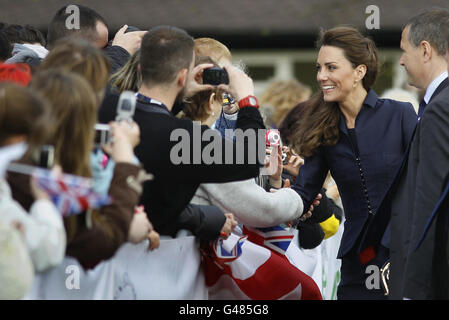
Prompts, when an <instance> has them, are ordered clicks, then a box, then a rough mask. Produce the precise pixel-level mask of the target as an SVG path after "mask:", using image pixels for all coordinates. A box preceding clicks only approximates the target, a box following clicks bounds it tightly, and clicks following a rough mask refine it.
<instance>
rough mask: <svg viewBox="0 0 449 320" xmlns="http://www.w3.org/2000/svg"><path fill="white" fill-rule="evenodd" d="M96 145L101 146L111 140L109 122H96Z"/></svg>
mask: <svg viewBox="0 0 449 320" xmlns="http://www.w3.org/2000/svg"><path fill="white" fill-rule="evenodd" d="M94 128H95V142H94V144H95V147H97V148H101V147H102V146H104V145H105V144H108V143H109V142H110V141H111V134H110V127H109V125H107V124H103V123H96V124H95V126H94Z"/></svg>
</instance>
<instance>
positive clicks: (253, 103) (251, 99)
mask: <svg viewBox="0 0 449 320" xmlns="http://www.w3.org/2000/svg"><path fill="white" fill-rule="evenodd" d="M244 107H253V108H257V109H259V101H257V98H256V97H255V96H251V95H250V96H247V97H245V98H243V99H240V100H239V109H242V108H244Z"/></svg>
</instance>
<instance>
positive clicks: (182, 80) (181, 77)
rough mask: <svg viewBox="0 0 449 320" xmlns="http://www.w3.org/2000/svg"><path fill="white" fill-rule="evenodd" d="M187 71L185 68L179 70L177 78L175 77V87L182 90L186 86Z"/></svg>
mask: <svg viewBox="0 0 449 320" xmlns="http://www.w3.org/2000/svg"><path fill="white" fill-rule="evenodd" d="M188 71H189V70H187V69H186V68H183V69H181V70H179V72H178V77H177V79H178V80H177V82H176V83H177V85H178V86H180V87H181V88H184V87H185V86H186V84H187V74H188Z"/></svg>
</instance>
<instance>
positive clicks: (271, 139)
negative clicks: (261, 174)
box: [265, 129, 288, 164]
mask: <svg viewBox="0 0 449 320" xmlns="http://www.w3.org/2000/svg"><path fill="white" fill-rule="evenodd" d="M265 142H266V146H267V148H268V147H278V146H279V145H280V144H281V135H280V133H279V130H277V129H269V130H267V133H266V134H265ZM287 158H288V155H287V153H285V152H284V151H282V163H283V164H287V160H288V159H287Z"/></svg>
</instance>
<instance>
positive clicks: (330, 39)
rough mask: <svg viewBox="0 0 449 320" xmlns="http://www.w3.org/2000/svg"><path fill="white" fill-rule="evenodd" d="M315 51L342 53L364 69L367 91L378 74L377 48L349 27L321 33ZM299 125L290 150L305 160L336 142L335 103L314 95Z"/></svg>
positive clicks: (337, 120)
mask: <svg viewBox="0 0 449 320" xmlns="http://www.w3.org/2000/svg"><path fill="white" fill-rule="evenodd" d="M316 44H317V48H318V49H319V48H321V47H322V46H332V47H337V48H340V49H342V50H343V53H344V55H345V58H346V59H348V61H349V62H350V63H351V64H352V66H353V68H356V67H357V66H359V65H365V66H366V74H365V76H364V77H363V80H362V84H363V87H364V88H365V90H367V91H368V90H369V89H370V88H371V87H372V86H373V84H374V82H375V81H376V78H377V74H378V72H379V67H378V57H377V49H376V45H375V44H374V42H373V41H372V40H371V39H369V38H366V37H364V36H363V35H362V34H360V32H359V31H358V30H357V29H355V28H352V27H335V28H332V29H330V30H327V31H321V32H320V36H319V39H318V41H317V43H316ZM309 102H310V103H309V104H308V106H307V108H305V110H304V114H303V117H302V121H301V126H299V127H298V128H297V131H295V133H294V134H293V135H292V137H291V139H292V140H291V142H292V147H293V148H294V149H295V151H296V152H298V154H299V155H300V156H302V157H303V158H304V157H309V156H311V155H313V154H314V153H315V151H316V150H317V149H318V148H319V147H321V146H333V145H335V144H337V142H338V140H339V128H338V124H339V122H340V110H339V107H338V104H337V103H335V102H325V101H324V97H323V93H322V92H321V91H320V92H318V93H316V94H315V95H314V96H312V98H311V99H310V100H309Z"/></svg>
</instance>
